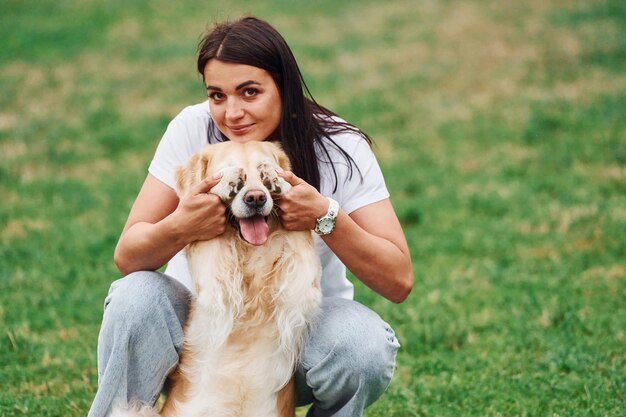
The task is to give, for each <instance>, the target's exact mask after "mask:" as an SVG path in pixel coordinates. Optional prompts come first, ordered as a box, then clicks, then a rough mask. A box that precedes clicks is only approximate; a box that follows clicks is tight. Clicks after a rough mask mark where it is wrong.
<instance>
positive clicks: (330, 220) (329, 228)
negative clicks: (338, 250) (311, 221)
mask: <svg viewBox="0 0 626 417" xmlns="http://www.w3.org/2000/svg"><path fill="white" fill-rule="evenodd" d="M326 198H328V202H329V203H330V204H329V206H328V212H327V213H326V215H324V216H322V217H320V218H319V219H317V220H316V221H315V229H313V231H314V232H315V233H317V234H318V235H320V236H326V235H329V234H331V233H332V232H333V230H335V226H336V225H337V214H339V203H338V202H336V201H335V200H333V199H332V198H330V197H326Z"/></svg>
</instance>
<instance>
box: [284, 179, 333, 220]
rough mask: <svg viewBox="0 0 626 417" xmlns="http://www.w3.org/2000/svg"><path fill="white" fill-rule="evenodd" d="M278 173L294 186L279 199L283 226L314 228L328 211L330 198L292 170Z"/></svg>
mask: <svg viewBox="0 0 626 417" xmlns="http://www.w3.org/2000/svg"><path fill="white" fill-rule="evenodd" d="M278 175H279V176H280V177H282V178H283V179H284V180H285V181H287V182H288V183H289V184H291V187H292V188H291V190H289V191H288V192H287V193H285V194H283V195H282V196H281V198H280V199H279V200H278V201H277V204H278V207H279V209H280V210H279V215H280V220H281V222H282V224H283V227H284V228H285V229H287V230H313V229H314V228H315V222H316V220H317V219H319V218H320V217H322V216H324V215H325V214H326V212H327V211H328V205H329V202H328V199H327V198H326V197H324V196H323V195H321V194H320V193H319V192H318V191H317V190H316V189H315V187H313V186H312V185H310V184H309V183H307V182H306V181H304V180H303V179H302V178H298V177H297V176H296V175H295V174H294V173H293V172H291V171H282V172H279V173H278Z"/></svg>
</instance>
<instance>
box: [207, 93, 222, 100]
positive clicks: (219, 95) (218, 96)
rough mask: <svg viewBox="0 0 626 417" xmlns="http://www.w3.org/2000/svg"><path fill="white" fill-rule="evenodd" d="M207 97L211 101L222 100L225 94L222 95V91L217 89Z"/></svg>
mask: <svg viewBox="0 0 626 417" xmlns="http://www.w3.org/2000/svg"><path fill="white" fill-rule="evenodd" d="M209 98H210V99H211V100H212V101H222V100H224V98H225V96H224V93H220V92H219V91H214V92H212V93H210V94H209Z"/></svg>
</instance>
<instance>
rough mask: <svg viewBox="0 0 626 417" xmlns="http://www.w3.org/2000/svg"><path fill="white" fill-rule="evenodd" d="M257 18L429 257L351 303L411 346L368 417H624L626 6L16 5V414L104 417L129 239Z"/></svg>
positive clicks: (6, 378) (7, 100) (2, 308)
mask: <svg viewBox="0 0 626 417" xmlns="http://www.w3.org/2000/svg"><path fill="white" fill-rule="evenodd" d="M242 13H252V14H255V15H258V16H260V17H262V18H265V19H267V20H269V21H270V22H271V23H272V24H273V25H274V26H275V27H277V28H278V29H279V30H280V31H281V33H282V34H283V35H284V36H285V38H286V39H287V41H288V43H289V44H290V46H291V47H292V49H293V51H294V53H295V55H296V58H297V59H298V61H299V63H300V66H301V69H302V71H303V73H304V76H305V79H306V81H307V82H308V84H309V87H310V89H311V91H312V93H313V95H314V96H315V98H316V99H317V100H318V101H319V102H320V103H322V104H324V105H326V106H328V107H330V108H331V109H333V110H335V111H336V112H337V113H339V114H340V115H341V116H343V117H344V118H345V119H347V120H349V121H350V122H352V123H354V124H356V125H358V126H359V127H361V128H363V130H365V131H366V132H368V133H369V134H370V135H371V136H372V138H373V139H374V142H375V145H374V151H375V153H376V154H377V156H378V158H379V160H380V163H381V166H382V168H383V171H384V173H385V176H386V180H387V185H388V187H389V189H390V191H391V194H392V202H393V203H394V206H395V208H396V211H397V213H398V215H399V217H400V219H401V221H402V224H403V226H404V230H405V233H406V236H407V240H408V241H409V244H410V247H411V251H412V258H413V263H414V269H415V289H414V291H413V293H412V295H411V296H410V297H409V299H408V300H407V301H406V302H405V303H404V304H401V305H393V304H391V303H389V302H387V301H385V300H383V299H382V298H380V297H378V296H376V295H375V294H373V293H372V292H371V291H370V290H368V289H367V288H365V287H363V286H361V285H357V299H358V300H360V301H362V302H364V303H366V304H368V305H370V306H371V307H372V308H374V309H375V310H376V311H378V312H379V313H380V314H381V315H382V316H383V317H384V318H385V319H386V320H387V321H388V322H389V323H390V324H391V325H392V326H393V327H394V328H395V329H396V332H397V333H398V336H399V339H400V341H401V343H402V345H403V347H402V350H401V352H400V354H399V356H398V367H397V371H396V376H395V378H394V381H393V383H392V385H391V387H390V388H389V389H388V391H387V393H386V394H385V396H384V397H383V398H382V399H381V400H380V401H379V402H377V403H376V404H375V405H374V406H373V407H371V408H370V409H369V410H368V413H367V416H369V417H374V416H385V417H390V416H402V417H404V416H623V415H624V413H625V410H626V399H625V397H626V340H625V339H626V336H625V332H626V306H625V301H626V283H625V281H626V34H625V28H626V2H624V1H623V0H591V1H546V0H520V1H515V2H502V1H495V0H482V1H481V0H458V1H457V0H447V1H434V0H424V1H419V2H418V1H409V0H400V1H388V2H380V1H370V0H362V1H343V2H335V1H329V0H320V1H302V0H294V1H286V0H283V1H268V2H262V3H261V2H258V3H257V2H245V1H211V2H207V1H196V0H190V1H185V2H173V1H164V0H153V1H140V0H137V1H133V0H126V1H119V0H109V1H104V0H90V1H84V0H56V1H51V0H39V1H34V0H32V1H27V0H22V1H18V0H0V39H1V42H0V89H1V90H0V91H1V93H2V94H0V196H1V198H0V226H1V228H2V229H1V230H2V233H1V235H0V239H1V246H0V415H2V416H7V417H8V416H82V415H85V414H86V412H87V410H88V408H89V404H90V401H91V399H92V397H93V395H94V393H95V390H96V384H97V370H96V341H97V335H98V330H99V326H100V319H101V315H102V301H103V298H104V296H105V294H106V291H107V289H108V286H109V283H110V282H111V281H112V280H114V279H116V278H117V274H118V273H117V271H116V269H115V267H114V265H113V262H112V254H113V249H114V247H115V244H116V241H117V238H118V235H119V233H120V231H121V229H122V226H123V224H124V222H125V219H126V215H127V214H128V210H129V208H130V205H131V204H132V202H133V200H134V197H135V196H136V193H137V191H138V190H139V187H140V185H141V182H142V181H143V178H144V177H145V175H146V169H147V166H148V164H149V162H150V159H151V156H152V154H153V152H154V150H155V148H156V145H157V143H158V140H159V139H160V137H161V135H162V133H163V132H164V130H165V127H166V125H167V123H168V121H169V120H170V119H171V118H172V117H173V116H174V115H175V114H177V113H178V112H179V111H180V110H181V109H182V108H183V107H184V106H186V105H188V104H193V103H197V102H200V101H202V100H204V98H205V92H204V90H203V88H202V84H201V79H200V77H199V76H198V75H197V74H196V71H195V51H196V46H197V43H198V41H199V39H200V36H201V35H202V34H203V33H204V32H205V30H206V29H208V28H210V27H211V26H212V24H213V23H214V22H216V21H221V20H224V19H228V18H236V17H239V16H240V15H241V14H242ZM299 415H301V416H302V415H304V410H300V411H299Z"/></svg>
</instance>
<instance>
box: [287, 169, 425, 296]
mask: <svg viewBox="0 0 626 417" xmlns="http://www.w3.org/2000/svg"><path fill="white" fill-rule="evenodd" d="M281 175H282V176H283V178H285V180H287V181H288V182H289V183H291V184H292V185H293V188H292V189H291V191H289V193H287V194H286V195H285V196H283V198H282V199H281V201H280V202H279V205H280V209H281V211H282V216H281V220H282V222H283V225H284V226H285V228H287V229H288V230H307V229H308V230H311V229H313V228H314V227H315V220H316V219H318V218H320V217H322V216H323V215H324V214H326V211H327V210H328V200H327V199H326V198H325V197H323V196H322V195H321V194H319V192H317V190H316V189H315V188H314V187H312V186H311V185H309V184H307V183H306V182H305V181H304V180H302V179H300V178H298V177H296V176H295V175H294V174H293V173H291V172H288V171H287V172H285V173H283V174H281ZM323 239H324V242H326V244H327V245H328V247H329V248H330V249H331V250H332V251H333V252H334V253H335V255H337V257H339V259H341V261H342V262H343V263H344V265H346V267H347V268H348V269H349V270H350V271H351V272H352V273H353V274H354V275H355V276H356V277H357V278H358V279H359V280H361V281H362V282H363V283H364V284H365V285H367V286H368V287H370V288H371V289H373V290H374V291H376V292H377V293H379V294H380V295H382V296H384V297H385V298H387V299H389V300H391V301H393V302H396V303H400V302H402V301H404V300H405V299H406V297H408V295H409V293H410V292H411V289H412V288H413V269H412V265H411V256H410V253H409V248H408V245H407V243H406V239H405V237H404V233H403V231H402V227H401V226H400V222H399V221H398V218H397V216H396V213H395V211H394V210H393V206H392V205H391V202H390V201H389V199H386V200H383V201H379V202H377V203H374V204H370V205H367V206H365V207H362V208H360V209H358V210H355V211H354V212H352V213H350V215H348V214H347V213H346V212H345V211H343V210H340V211H339V215H338V216H337V227H336V228H335V230H334V231H333V232H332V233H331V234H329V235H327V236H324V237H323Z"/></svg>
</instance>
